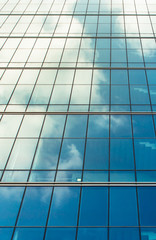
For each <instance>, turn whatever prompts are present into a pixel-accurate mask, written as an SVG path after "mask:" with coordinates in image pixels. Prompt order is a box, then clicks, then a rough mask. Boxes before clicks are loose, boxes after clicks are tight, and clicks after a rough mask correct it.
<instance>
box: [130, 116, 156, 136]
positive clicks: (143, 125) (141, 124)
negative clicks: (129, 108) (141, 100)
mask: <svg viewBox="0 0 156 240" xmlns="http://www.w3.org/2000/svg"><path fill="white" fill-rule="evenodd" d="M132 119H133V134H134V137H144V138H145V137H155V133H154V126H153V119H152V116H147V115H140V116H139V115H133V116H132Z"/></svg>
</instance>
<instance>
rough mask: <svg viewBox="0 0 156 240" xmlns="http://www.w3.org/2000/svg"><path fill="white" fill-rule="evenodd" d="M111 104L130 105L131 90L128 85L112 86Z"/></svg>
mask: <svg viewBox="0 0 156 240" xmlns="http://www.w3.org/2000/svg"><path fill="white" fill-rule="evenodd" d="M111 104H129V89H128V86H126V85H120V86H118V85H112V86H111Z"/></svg>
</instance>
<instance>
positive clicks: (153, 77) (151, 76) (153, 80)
mask: <svg viewBox="0 0 156 240" xmlns="http://www.w3.org/2000/svg"><path fill="white" fill-rule="evenodd" d="M146 72H147V78H148V84H156V70H146Z"/></svg>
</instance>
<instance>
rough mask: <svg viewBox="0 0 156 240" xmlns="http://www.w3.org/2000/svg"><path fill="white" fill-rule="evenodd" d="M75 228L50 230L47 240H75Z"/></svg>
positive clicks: (48, 230)
mask: <svg viewBox="0 0 156 240" xmlns="http://www.w3.org/2000/svg"><path fill="white" fill-rule="evenodd" d="M75 235H76V229H75V228H48V229H47V233H46V238H45V240H52V239H53V240H75Z"/></svg>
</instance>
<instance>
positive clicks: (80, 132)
mask: <svg viewBox="0 0 156 240" xmlns="http://www.w3.org/2000/svg"><path fill="white" fill-rule="evenodd" d="M86 124H87V116H83V115H82V116H80V115H77V116H74V115H70V116H68V119H67V123H66V129H65V137H69V138H76V137H85V135H86Z"/></svg>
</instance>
